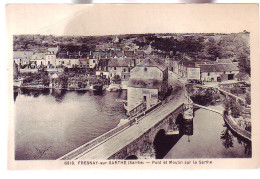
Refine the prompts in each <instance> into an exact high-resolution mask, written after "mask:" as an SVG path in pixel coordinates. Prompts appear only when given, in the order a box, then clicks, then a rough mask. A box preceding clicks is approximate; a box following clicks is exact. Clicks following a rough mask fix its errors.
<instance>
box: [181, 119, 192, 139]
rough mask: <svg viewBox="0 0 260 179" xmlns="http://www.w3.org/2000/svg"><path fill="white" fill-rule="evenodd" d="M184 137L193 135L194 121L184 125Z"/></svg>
mask: <svg viewBox="0 0 260 179" xmlns="http://www.w3.org/2000/svg"><path fill="white" fill-rule="evenodd" d="M183 135H187V136H192V135H193V121H191V122H185V123H183Z"/></svg>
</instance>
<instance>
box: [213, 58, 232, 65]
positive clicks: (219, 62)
mask: <svg viewBox="0 0 260 179" xmlns="http://www.w3.org/2000/svg"><path fill="white" fill-rule="evenodd" d="M216 62H217V63H218V64H221V63H225V64H226V63H232V60H230V59H217V61H216Z"/></svg>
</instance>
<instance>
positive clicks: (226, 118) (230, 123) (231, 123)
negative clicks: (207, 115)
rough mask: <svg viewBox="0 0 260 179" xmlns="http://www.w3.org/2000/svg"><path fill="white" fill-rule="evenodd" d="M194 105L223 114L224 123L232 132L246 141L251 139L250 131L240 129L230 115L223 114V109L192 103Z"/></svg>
mask: <svg viewBox="0 0 260 179" xmlns="http://www.w3.org/2000/svg"><path fill="white" fill-rule="evenodd" d="M194 106H195V107H198V108H203V109H206V110H209V111H212V112H215V113H218V114H220V115H221V116H223V119H224V121H225V123H226V124H227V125H228V127H229V128H230V129H231V130H232V131H233V132H234V133H236V134H237V135H239V136H240V137H243V138H244V139H246V140H248V141H251V132H249V131H246V130H245V129H242V128H241V127H240V126H239V124H238V123H237V122H236V121H235V119H234V118H233V117H232V116H231V115H225V114H224V111H220V110H216V109H212V108H210V107H206V106H202V105H199V104H195V103H194Z"/></svg>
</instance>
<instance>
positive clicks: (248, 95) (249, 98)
mask: <svg viewBox="0 0 260 179" xmlns="http://www.w3.org/2000/svg"><path fill="white" fill-rule="evenodd" d="M246 103H247V104H248V105H251V95H250V93H247V94H246Z"/></svg>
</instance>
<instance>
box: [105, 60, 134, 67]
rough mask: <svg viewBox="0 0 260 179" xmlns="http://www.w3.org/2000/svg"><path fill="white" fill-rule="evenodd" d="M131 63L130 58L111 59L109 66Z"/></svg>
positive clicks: (125, 65) (121, 65)
mask: <svg viewBox="0 0 260 179" xmlns="http://www.w3.org/2000/svg"><path fill="white" fill-rule="evenodd" d="M129 64H130V60H128V59H110V60H109V62H108V66H110V67H127V66H129Z"/></svg>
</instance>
